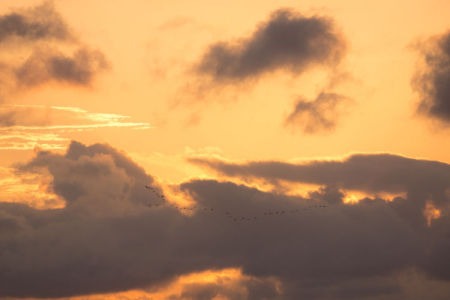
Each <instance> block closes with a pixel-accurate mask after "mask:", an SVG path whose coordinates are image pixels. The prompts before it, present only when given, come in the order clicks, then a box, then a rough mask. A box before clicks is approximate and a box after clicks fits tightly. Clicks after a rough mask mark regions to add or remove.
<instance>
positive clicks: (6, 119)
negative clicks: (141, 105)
mask: <svg viewBox="0 0 450 300" xmlns="http://www.w3.org/2000/svg"><path fill="white" fill-rule="evenodd" d="M129 118H130V117H129V116H124V115H119V114H112V113H92V112H88V111H86V110H83V109H81V108H78V107H67V106H43V105H3V106H0V149H3V150H6V149H9V150H12V149H14V150H30V149H35V148H36V147H38V148H40V149H47V150H50V149H64V148H65V147H66V145H67V144H68V142H69V141H70V140H69V138H68V135H70V134H71V133H72V132H75V131H76V132H83V131H86V130H93V129H103V128H127V129H135V130H137V129H139V130H143V129H150V128H152V127H151V125H150V124H149V123H143V122H131V121H129V120H127V119H129Z"/></svg>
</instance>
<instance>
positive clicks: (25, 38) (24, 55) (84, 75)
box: [0, 1, 110, 100]
mask: <svg viewBox="0 0 450 300" xmlns="http://www.w3.org/2000/svg"><path fill="white" fill-rule="evenodd" d="M74 36H75V35H74V33H73V32H72V30H71V29H70V28H69V27H68V25H67V24H66V23H65V21H64V20H63V18H62V16H61V15H60V14H59V13H58V12H57V11H56V10H55V8H54V5H53V2H51V1H46V2H43V4H41V5H38V6H35V7H32V8H27V9H16V10H15V11H13V12H11V13H8V14H5V15H3V16H0V45H2V46H3V47H1V48H0V55H2V56H3V54H4V53H5V54H6V53H7V55H8V56H7V57H9V58H8V60H7V61H6V60H5V61H4V62H0V68H1V70H2V76H1V78H0V86H1V90H2V91H1V93H2V94H1V95H0V97H2V98H7V97H8V96H11V95H14V94H15V93H17V92H20V91H23V90H26V89H30V88H33V87H36V86H39V85H42V84H45V83H48V82H52V81H53V82H58V83H63V84H69V85H74V86H83V87H90V86H91V85H92V83H93V80H94V78H95V76H96V75H97V74H99V73H101V72H103V71H105V70H108V69H109V68H110V63H109V62H108V60H107V58H106V57H105V55H104V54H103V53H102V52H101V51H99V50H92V49H91V47H88V46H86V45H84V44H83V43H82V42H80V41H79V40H78V39H76V38H75V37H74ZM67 42H70V43H67ZM61 49H64V51H61ZM71 52H72V53H71ZM16 53H17V54H16ZM0 100H2V99H0Z"/></svg>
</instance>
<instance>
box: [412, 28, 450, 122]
mask: <svg viewBox="0 0 450 300" xmlns="http://www.w3.org/2000/svg"><path fill="white" fill-rule="evenodd" d="M419 47H420V49H421V53H422V55H423V58H424V63H425V64H424V66H423V67H422V68H420V69H419V70H418V71H417V73H416V75H415V76H414V79H413V81H412V84H413V87H414V88H415V89H416V90H417V91H418V92H419V94H420V103H419V107H418V110H419V112H421V113H423V114H425V115H428V116H429V117H432V118H436V119H439V120H441V121H444V122H446V123H448V124H450V31H449V32H446V33H444V34H442V35H440V36H438V37H435V38H433V39H430V40H428V41H427V42H426V43H423V44H421V45H420V46H419Z"/></svg>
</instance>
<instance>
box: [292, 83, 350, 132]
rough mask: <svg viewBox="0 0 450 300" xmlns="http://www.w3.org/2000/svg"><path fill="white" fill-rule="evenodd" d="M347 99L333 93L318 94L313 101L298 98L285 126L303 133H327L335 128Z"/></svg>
mask: <svg viewBox="0 0 450 300" xmlns="http://www.w3.org/2000/svg"><path fill="white" fill-rule="evenodd" d="M348 102H349V99H348V98H347V97H345V96H342V95H339V94H335V93H327V92H322V93H320V94H319V95H318V96H317V97H316V98H315V99H314V100H313V101H308V100H305V99H304V98H300V99H299V100H298V101H297V103H296V104H295V108H294V111H293V112H292V113H291V114H290V115H289V116H288V117H287V119H286V122H285V124H286V125H289V126H293V127H294V128H295V127H299V128H300V129H301V130H302V131H303V132H304V133H308V134H313V133H318V132H328V131H331V130H333V129H334V128H335V127H336V124H337V122H338V119H339V116H340V114H341V110H342V106H344V105H345V104H348Z"/></svg>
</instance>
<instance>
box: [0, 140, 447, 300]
mask: <svg viewBox="0 0 450 300" xmlns="http://www.w3.org/2000/svg"><path fill="white" fill-rule="evenodd" d="M366 158H367V159H366ZM370 158H371V157H370V156H369V157H364V156H363V157H362V158H361V157H356V158H354V159H356V160H358V159H360V160H362V161H360V162H359V163H358V162H356V165H354V166H353V167H349V166H348V165H349V164H350V163H349V162H348V161H344V162H322V165H320V164H321V163H320V162H315V163H311V166H310V167H309V171H311V172H312V173H313V175H312V176H313V178H314V177H315V176H317V177H316V178H317V179H316V180H317V181H320V182H321V184H324V185H325V184H327V183H331V182H335V183H336V184H335V188H329V189H322V190H319V191H317V193H316V194H314V195H312V194H311V199H310V198H302V197H294V196H287V195H283V194H277V193H269V192H262V191H259V190H257V189H255V188H249V187H246V186H242V185H236V184H234V183H231V182H218V181H215V180H193V181H190V182H186V183H183V184H182V185H180V189H181V191H183V192H185V193H188V194H189V195H191V197H192V198H193V200H194V201H195V202H196V204H197V205H198V206H199V207H213V208H214V211H211V212H209V213H206V212H204V211H203V210H201V209H199V210H194V211H193V213H192V215H184V214H182V213H180V211H179V210H178V209H176V208H175V207H174V206H171V205H160V206H157V207H155V206H150V205H149V204H151V203H152V202H153V201H156V200H157V199H155V198H156V193H150V192H149V191H148V190H147V189H145V188H144V186H145V185H147V184H148V185H152V186H153V187H154V188H155V189H156V190H159V188H158V186H157V185H156V184H155V182H154V181H153V179H152V177H151V176H150V175H148V174H146V172H145V171H144V170H143V169H142V168H141V167H139V166H138V165H137V164H135V163H134V162H133V161H131V160H130V159H129V158H128V157H126V156H125V155H124V154H123V153H121V152H119V151H117V150H115V149H113V148H111V147H110V146H107V145H101V144H96V145H92V146H85V145H83V144H80V143H76V142H73V143H72V144H71V146H70V147H69V149H68V151H67V152H66V153H65V154H56V153H51V152H39V153H37V155H36V156H35V157H34V158H33V159H32V160H31V161H30V162H28V163H26V164H24V165H21V166H18V169H17V170H18V172H36V173H38V174H41V173H42V174H44V173H48V174H49V175H50V176H51V177H52V183H51V185H50V186H49V188H50V189H51V190H52V191H53V192H55V193H56V194H57V195H59V196H60V197H62V198H63V199H64V200H65V201H66V203H67V206H66V207H65V208H63V209H53V210H36V209H33V208H30V207H28V206H25V205H20V204H17V203H0V224H4V225H5V226H4V228H3V227H2V228H3V229H2V230H1V231H0V297H7V296H13V297H66V296H72V295H82V294H90V293H102V292H114V291H123V290H127V289H133V288H143V287H148V286H158V285H159V284H163V283H167V281H169V280H172V279H174V278H176V277H177V276H179V275H182V274H187V273H190V272H199V271H204V270H209V269H214V270H220V269H224V268H240V269H241V270H242V272H243V274H244V276H246V277H245V278H247V279H245V280H244V281H243V283H241V285H240V286H241V287H242V288H244V289H245V290H246V291H247V292H246V293H247V296H246V298H244V299H265V298H266V299H302V298H307V299H349V298H354V299H371V298H370V297H372V298H374V297H377V296H378V297H384V298H386V299H405V298H407V297H405V293H406V291H405V286H403V285H400V284H399V283H398V281H396V280H394V277H395V276H396V274H398V273H399V272H400V273H401V272H406V271H407V270H410V269H411V268H413V269H415V270H417V272H421V274H426V275H427V276H432V277H435V278H437V279H439V280H444V282H443V283H442V285H448V282H447V281H446V280H449V279H450V272H449V270H450V265H449V263H448V260H447V259H446V257H447V254H446V253H448V250H450V249H449V247H448V245H449V239H450V231H449V228H450V226H448V225H449V224H450V223H449V222H450V221H449V218H448V216H447V215H443V216H442V217H441V218H440V219H438V220H435V221H434V222H433V223H432V224H431V226H430V227H427V226H426V225H425V224H423V223H421V225H419V226H413V225H412V222H411V221H410V218H419V219H421V218H422V215H421V216H414V215H409V214H405V213H404V211H408V208H410V207H415V206H416V202H415V198H414V197H410V196H408V198H396V199H395V200H394V201H393V203H392V205H386V203H385V201H383V200H382V199H378V198H374V199H365V200H363V201H361V202H360V203H358V204H355V205H345V204H343V203H342V201H328V202H327V203H328V206H327V207H326V208H322V209H309V208H308V207H310V206H311V204H318V203H326V202H325V201H326V199H331V198H338V199H339V198H341V196H340V195H339V191H338V190H337V189H338V188H340V187H341V186H344V187H345V186H348V185H349V183H348V182H347V181H350V178H353V177H354V178H356V179H358V181H357V182H356V183H355V185H358V186H366V187H370V188H372V187H375V188H376V187H378V186H383V187H384V186H387V187H388V189H389V187H391V185H389V184H387V183H386V182H385V180H383V179H382V178H379V177H380V176H382V175H383V176H386V177H388V178H391V181H393V182H394V185H393V186H392V188H393V189H396V188H397V185H400V186H401V185H402V184H409V183H413V182H415V179H414V176H417V177H416V178H419V177H421V176H422V177H421V178H422V180H423V181H421V182H420V183H417V182H415V184H416V185H420V186H424V187H425V188H428V187H429V183H430V182H436V188H438V187H439V186H441V184H443V180H444V179H445V178H441V180H442V182H441V183H439V180H437V179H436V176H437V175H439V174H441V173H442V172H445V174H447V175H448V173H447V168H448V166H447V165H445V164H441V163H437V162H426V161H416V160H408V159H403V160H402V158H398V157H390V156H386V157H385V156H381V157H376V158H375V159H373V160H371V159H370ZM383 159H385V160H388V161H389V159H390V164H384V163H380V160H382V161H383ZM398 161H400V162H398ZM385 162H386V161H385ZM395 162H397V164H396V163H395ZM333 164H337V165H339V164H341V165H342V166H341V167H334V168H335V170H334V172H333V171H331V172H330V171H329V169H330V168H331V169H332V168H333V167H330V165H333ZM392 164H394V166H392ZM410 165H412V166H413V167H411V168H409V169H407V170H402V169H403V167H402V166H410ZM318 166H319V167H318ZM358 166H360V167H359V168H358ZM315 167H316V168H319V170H315V169H314V168H315ZM295 168H296V166H293V167H292V169H295ZM321 168H322V169H325V170H328V172H327V173H334V174H332V175H329V176H327V175H326V174H323V173H321V171H320V170H321ZM366 169H367V170H366ZM362 170H365V171H364V172H363V171H362ZM416 171H421V172H422V173H420V174H412V173H414V172H416ZM273 172H274V174H275V175H277V176H280V174H281V173H283V172H282V171H280V170H278V171H276V170H274V171H273ZM339 172H342V174H341V175H340V176H339V175H338V174H337V173H339ZM371 172H375V174H373V175H371V174H370V173H371ZM364 174H365V175H367V176H368V178H361V177H363V175H364ZM411 174H412V175H411ZM441 175H442V174H441ZM303 176H305V177H306V176H307V172H306V171H304V175H303ZM352 176H353V177H352ZM395 176H400V178H399V179H396V177H395ZM321 177H323V179H320V178H321ZM340 177H342V178H344V179H343V180H342V181H340V180H338V178H340ZM402 177H405V178H402ZM429 177H430V178H429ZM371 180H373V182H371ZM386 180H388V179H386ZM448 182H449V181H448V180H447V181H446V184H448ZM418 190H420V188H419V189H418ZM413 192H414V191H411V193H413ZM159 193H161V191H160V190H159ZM447 202H448V199H447ZM440 205H441V206H443V205H444V203H441V204H440ZM441 206H440V207H441ZM267 210H279V211H281V210H283V211H286V212H292V211H298V212H299V213H286V214H283V215H277V216H270V217H269V216H265V215H264V212H265V211H267ZM227 211H228V212H231V213H232V214H233V215H234V216H241V217H252V220H251V221H246V222H233V221H232V220H230V219H229V218H228V217H227V215H226V212H227ZM253 216H257V219H253ZM267 279H271V280H272V279H273V280H276V282H279V283H280V286H277V285H273V284H272V285H269V284H266V285H265V288H264V289H263V288H260V287H261V284H263V285H264V282H265V281H266V280H267ZM440 287H441V286H439V288H440ZM406 288H408V285H407V286H406ZM182 293H184V296H185V298H186V299H189V297H191V298H193V299H198V298H196V297H205V299H209V298H208V297H210V296H212V295H223V296H224V297H228V298H229V299H233V297H234V296H236V295H237V294H236V293H233V289H232V287H230V288H226V287H224V286H223V285H222V286H217V285H209V286H198V285H196V286H190V287H186V288H185V290H184V291H183V292H182ZM425 295H426V294H423V293H422V294H420V295H419V296H425ZM389 297H390V298H389ZM236 299H242V298H236ZM418 299H420V298H418Z"/></svg>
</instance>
